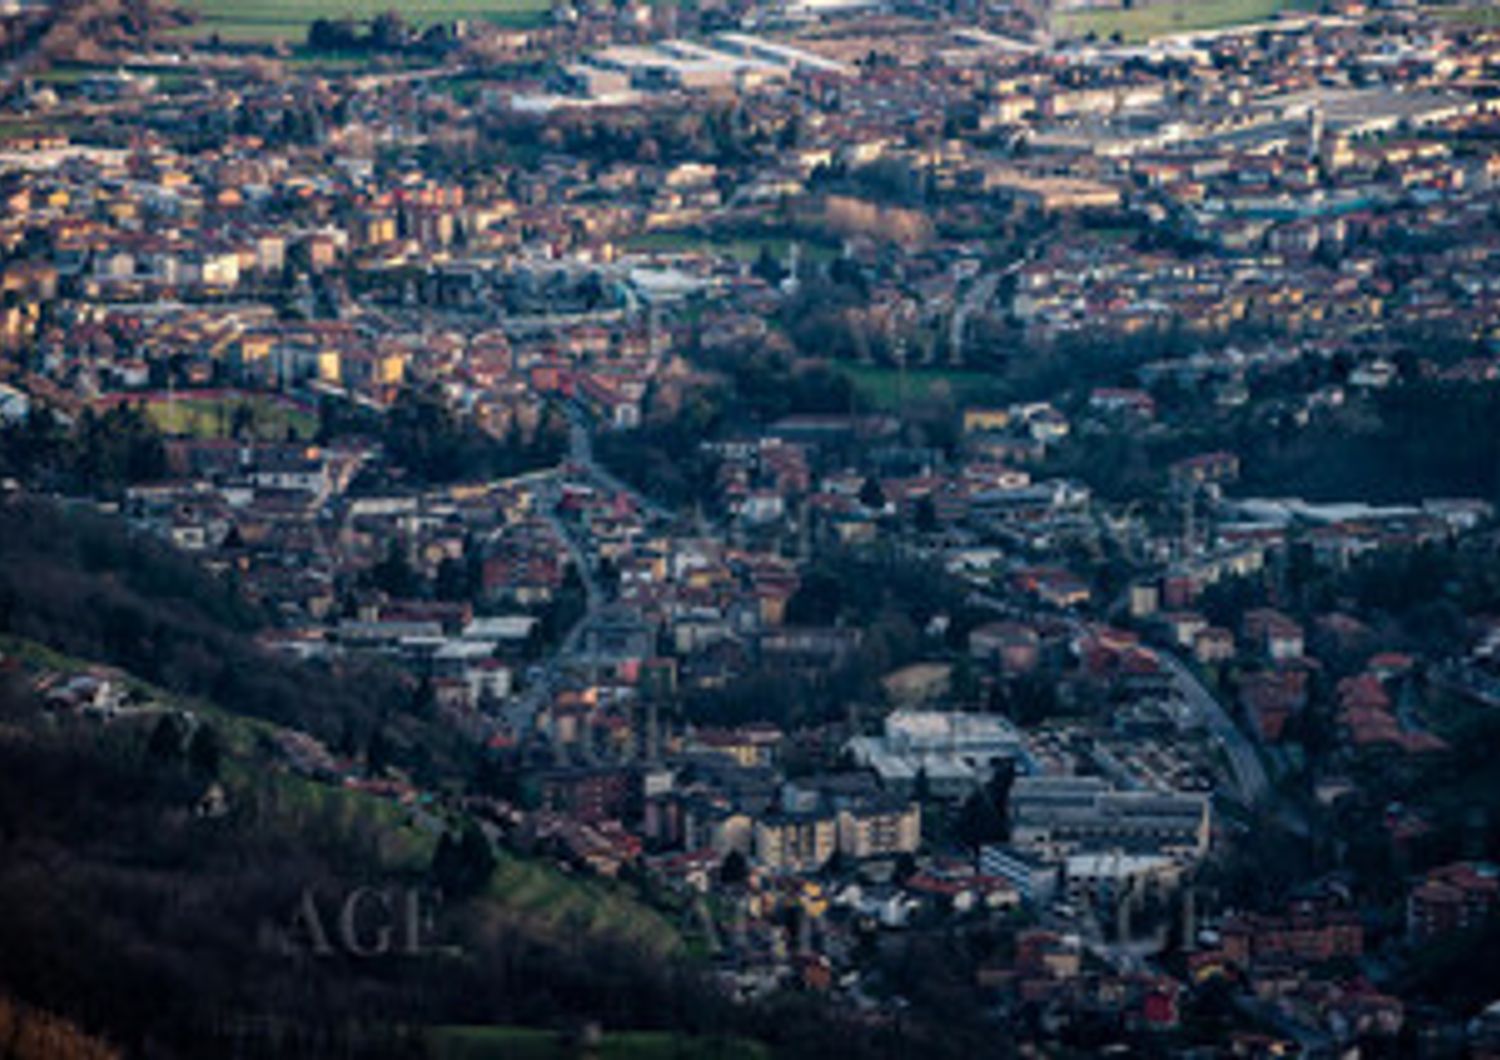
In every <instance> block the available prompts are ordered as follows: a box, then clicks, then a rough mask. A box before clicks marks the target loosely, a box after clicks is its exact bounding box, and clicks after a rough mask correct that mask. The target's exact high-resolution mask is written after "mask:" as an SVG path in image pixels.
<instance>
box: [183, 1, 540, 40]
mask: <svg viewBox="0 0 1500 1060" xmlns="http://www.w3.org/2000/svg"><path fill="white" fill-rule="evenodd" d="M184 6H185V7H187V8H189V9H191V10H193V11H196V12H198V13H199V14H200V15H201V16H202V17H201V19H200V21H199V22H198V24H197V25H195V26H193V27H192V28H191V30H190V31H189V32H190V33H191V34H192V35H193V36H195V37H204V36H207V35H208V34H210V33H217V34H219V35H220V36H221V37H223V38H224V39H225V40H235V41H255V40H264V41H271V40H285V41H288V42H290V43H297V42H300V41H302V40H305V39H306V37H307V27H308V25H309V24H310V23H311V22H312V21H313V20H314V19H318V18H355V19H368V18H372V17H374V16H375V15H379V14H383V13H384V12H386V11H390V10H395V11H397V12H398V13H400V15H401V16H402V17H403V18H405V19H406V20H407V21H408V22H410V23H412V24H413V25H416V26H427V25H431V24H432V23H434V22H445V21H448V20H451V19H465V20H469V21H490V22H496V23H500V24H502V25H507V26H535V25H539V24H541V23H542V22H543V21H544V20H545V19H546V17H547V14H548V12H549V11H550V10H551V0H400V2H393V0H306V2H305V3H299V2H297V0H184Z"/></svg>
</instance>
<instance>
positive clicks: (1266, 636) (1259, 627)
mask: <svg viewBox="0 0 1500 1060" xmlns="http://www.w3.org/2000/svg"><path fill="white" fill-rule="evenodd" d="M1241 632H1242V633H1243V635H1244V637H1245V640H1246V641H1248V642H1249V643H1250V644H1251V645H1253V646H1254V647H1255V648H1256V649H1257V650H1258V651H1260V652H1261V654H1263V655H1265V656H1266V657H1267V658H1269V659H1271V660H1273V661H1275V662H1285V661H1287V660H1291V659H1300V658H1301V657H1302V652H1303V636H1302V627H1301V626H1300V625H1298V624H1297V623H1296V622H1294V621H1292V619H1291V618H1289V617H1288V616H1286V615H1284V614H1282V613H1281V612H1280V611H1276V610H1273V609H1272V608H1269V607H1261V608H1256V609H1254V610H1252V611H1247V612H1246V613H1245V617H1244V619H1243V622H1242V626H1241Z"/></svg>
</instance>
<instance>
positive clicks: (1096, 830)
mask: <svg viewBox="0 0 1500 1060" xmlns="http://www.w3.org/2000/svg"><path fill="white" fill-rule="evenodd" d="M1010 812H1011V841H1012V843H1013V844H1014V845H1015V846H1016V847H1018V848H1020V849H1022V850H1027V851H1031V852H1034V853H1037V854H1039V855H1041V856H1042V857H1045V858H1047V859H1049V860H1054V861H1056V860H1061V859H1063V858H1066V857H1067V856H1068V855H1070V854H1075V853H1078V852H1080V851H1087V850H1114V849H1120V850H1124V851H1128V852H1131V853H1155V854H1162V855H1165V856H1167V857H1172V858H1176V859H1178V860H1180V861H1186V862H1191V861H1196V860H1198V859H1199V858H1201V857H1203V855H1204V854H1206V853H1207V852H1208V843H1209V832H1210V823H1211V812H1210V809H1209V800H1208V797H1207V796H1206V795H1200V794H1187V793H1181V792H1155V791H1116V790H1114V789H1113V788H1112V787H1111V786H1110V785H1109V782H1108V781H1106V780H1104V779H1103V778H1100V777H1020V778H1018V779H1017V780H1016V782H1015V784H1014V786H1013V787H1012V788H1011V793H1010Z"/></svg>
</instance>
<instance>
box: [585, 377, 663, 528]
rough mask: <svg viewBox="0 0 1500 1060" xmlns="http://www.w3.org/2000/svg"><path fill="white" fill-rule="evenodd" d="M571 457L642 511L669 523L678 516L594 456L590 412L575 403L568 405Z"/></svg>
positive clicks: (599, 483) (610, 489)
mask: <svg viewBox="0 0 1500 1060" xmlns="http://www.w3.org/2000/svg"><path fill="white" fill-rule="evenodd" d="M568 456H569V459H571V460H572V462H573V463H574V464H576V465H578V466H579V467H581V468H583V469H584V470H585V471H587V472H588V475H589V477H590V478H591V479H593V480H594V482H595V483H596V484H597V485H599V486H602V487H603V488H604V489H606V490H608V491H610V492H612V493H623V494H624V495H625V496H627V497H629V498H630V500H631V503H633V504H634V505H635V506H636V508H637V509H638V510H639V511H642V512H644V513H646V514H647V515H649V516H651V517H653V518H655V519H663V520H665V521H667V522H671V521H672V520H674V519H676V518H677V513H676V512H674V511H672V510H671V509H670V508H665V507H663V506H662V505H660V504H658V503H656V502H655V501H653V500H652V499H651V498H650V497H647V496H646V495H645V494H643V493H641V492H640V491H639V490H637V489H636V488H635V487H634V486H632V485H630V483H628V482H625V481H624V480H622V479H620V478H619V477H617V476H616V475H615V474H614V473H613V472H611V471H610V470H609V469H608V468H606V467H604V466H602V465H601V464H600V463H599V462H598V461H597V460H595V459H594V439H593V436H592V435H591V434H590V433H589V424H588V414H587V413H585V412H584V411H583V410H582V409H580V408H578V407H577V406H576V405H569V406H568Z"/></svg>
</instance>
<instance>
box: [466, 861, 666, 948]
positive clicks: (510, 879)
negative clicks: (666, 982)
mask: <svg viewBox="0 0 1500 1060" xmlns="http://www.w3.org/2000/svg"><path fill="white" fill-rule="evenodd" d="M488 894H489V896H490V897H491V898H493V899H494V900H495V902H496V903H497V904H498V905H500V906H501V907H502V908H504V909H506V910H509V911H512V912H516V913H521V914H524V915H525V916H526V918H527V920H528V922H530V923H535V924H540V925H543V926H545V927H549V928H562V929H566V930H568V931H583V932H589V933H592V932H598V933H600V934H605V935H612V936H615V937H617V938H623V939H627V940H629V941H631V942H634V943H636V944H638V945H640V946H642V947H643V948H645V949H647V950H650V951H651V952H653V953H658V954H666V953H672V952H676V951H677V950H680V949H681V948H682V944H683V943H682V937H681V936H680V935H678V933H677V929H676V928H674V927H673V926H672V925H671V924H670V923H668V922H667V920H666V919H665V918H664V917H662V916H661V915H660V914H659V913H657V912H655V911H654V910H651V909H648V908H647V907H646V906H644V905H642V904H641V903H640V902H638V901H636V900H635V899H634V898H632V897H631V896H630V895H629V894H626V893H625V892H624V891H623V889H622V888H620V887H618V886H617V885H615V884H612V883H610V882H609V881H607V880H602V879H595V878H587V877H582V876H573V875H570V874H568V873H565V872H563V871H562V870H560V869H556V868H553V867H552V866H551V865H547V864H544V863H542V862H538V861H527V860H523V859H521V858H518V857H515V856H514V855H511V854H505V853H502V854H501V855H500V864H499V867H498V868H497V869H496V870H495V875H494V878H493V879H492V880H491V881H490V887H489V891H488Z"/></svg>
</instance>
